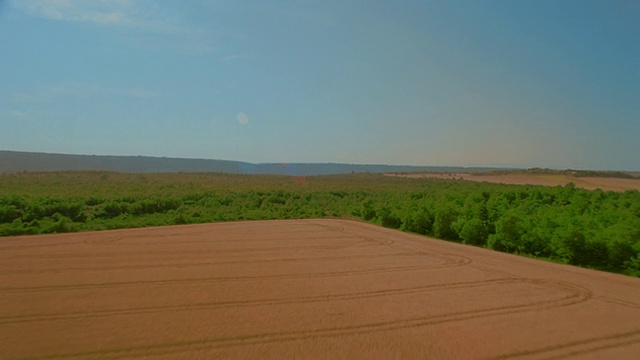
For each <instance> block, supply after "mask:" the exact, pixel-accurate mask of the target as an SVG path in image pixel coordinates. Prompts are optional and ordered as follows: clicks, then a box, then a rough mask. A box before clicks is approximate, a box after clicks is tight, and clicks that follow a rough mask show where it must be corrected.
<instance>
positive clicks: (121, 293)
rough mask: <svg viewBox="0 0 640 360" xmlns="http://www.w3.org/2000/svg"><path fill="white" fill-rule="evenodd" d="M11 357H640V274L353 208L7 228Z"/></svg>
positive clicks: (0, 267)
mask: <svg viewBox="0 0 640 360" xmlns="http://www.w3.org/2000/svg"><path fill="white" fill-rule="evenodd" d="M0 358H2V359H129V358H135V359H139V358H143V359H175V358H189V359H212V358H225V359H226V358H229V359H247V358H268V359H286V358H304V359H307V358H319V359H358V358H359V359H393V358H398V359H399V358H402V359H407V358H415V359H566V358H575V359H638V358H640V279H636V278H630V277H625V276H621V275H614V274H607V273H603V272H597V271H591V270H585V269H580V268H576V267H571V266H564V265H558V264H552V263H547V262H543V261H537V260H532V259H527V258H520V257H516V256H512V255H508V254H501V253H496V252H493V251H489V250H484V249H480V248H474V247H468V246H463V245H459V244H454V243H449V242H444V241H440V240H434V239H429V238H424V237H421V236H416V235H411V234H406V233H402V232H399V231H395V230H389V229H384V228H380V227H377V226H374V225H370V224H365V223H360V222H354V221H346V220H291V221H258V222H235V223H218V224H205V225H187V226H174V227H162V228H147V229H134V230H115V231H104V232H90V233H77V234H67V235H44V236H30V237H16V238H0Z"/></svg>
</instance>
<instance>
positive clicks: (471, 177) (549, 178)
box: [387, 173, 640, 191]
mask: <svg viewBox="0 0 640 360" xmlns="http://www.w3.org/2000/svg"><path fill="white" fill-rule="evenodd" d="M387 175H389V176H400V177H407V178H430V179H445V180H467V181H476V182H489V183H496V184H510V185H543V186H564V185H566V184H568V183H570V182H572V183H574V184H575V185H576V187H578V188H581V189H586V190H596V189H601V190H604V191H627V190H638V191H640V179H620V178H608V177H575V176H567V175H545V174H505V175H488V174H466V173H451V174H442V173H421V174H420V173H416V174H387Z"/></svg>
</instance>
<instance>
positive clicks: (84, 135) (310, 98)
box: [0, 0, 640, 170]
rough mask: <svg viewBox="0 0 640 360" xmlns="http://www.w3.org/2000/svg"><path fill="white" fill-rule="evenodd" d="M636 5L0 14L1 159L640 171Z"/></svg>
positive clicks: (123, 5)
mask: <svg viewBox="0 0 640 360" xmlns="http://www.w3.org/2000/svg"><path fill="white" fill-rule="evenodd" d="M639 34H640V2H638V1H634V0H609V1H589V0H573V1H571V0H566V1H556V0H553V1H546V0H535V1H534V0H531V1H524V0H513V1H507V0H501V1H491V0H473V1H453V0H452V1H449V0H447V1H444V0H442V1H408V0H407V1H387V0H360V1H353V0H340V1H333V0H323V1H321V0H318V1H315V0H298V1H295V0H283V1H276V0H274V1H215V0H207V1H205V0H202V1H198V0H190V1H162V0H94V1H92V0H0V54H1V56H0V74H1V75H0V150H19V151H42V152H56V153H74V154H104V155H151V156H166V157H190V158H191V157H192V158H209V159H226V160H241V161H248V162H344V163H376V164H412V165H463V166H476V165H480V166H482V165H489V166H519V167H534V166H539V167H552V168H585V169H620V170H640V41H638V35H639Z"/></svg>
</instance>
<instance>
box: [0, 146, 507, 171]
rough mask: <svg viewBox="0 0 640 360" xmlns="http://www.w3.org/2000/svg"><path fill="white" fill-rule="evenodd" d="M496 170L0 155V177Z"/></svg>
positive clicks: (18, 154) (41, 154) (55, 155)
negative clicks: (92, 173) (18, 174)
mask: <svg viewBox="0 0 640 360" xmlns="http://www.w3.org/2000/svg"><path fill="white" fill-rule="evenodd" d="M491 170H497V169H496V168H481V167H455V166H409V165H361V164H336V163H325V164H320V163H316V164H314V163H289V164H275V163H270V164H252V163H247V162H240V161H228V160H206V159H182V158H166V157H150V156H105V155H69V154H49V153H36V152H19V151H0V173H16V172H22V171H28V172H42V171H115V172H126V173H160V172H220V173H230V174H273V175H296V176H310V175H332V174H347V173H353V172H356V173H362V172H370V173H389V172H466V173H477V172H486V171H491Z"/></svg>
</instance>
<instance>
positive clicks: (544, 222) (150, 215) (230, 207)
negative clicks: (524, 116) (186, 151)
mask: <svg viewBox="0 0 640 360" xmlns="http://www.w3.org/2000/svg"><path fill="white" fill-rule="evenodd" d="M317 217H346V218H358V219H362V220H365V221H369V222H373V223H377V224H380V225H383V226H385V227H390V228H397V229H400V230H403V231H409V232H413V233H418V234H424V235H429V236H433V237H436V238H440V239H445V240H449V241H455V242H461V243H465V244H470V245H475V246H482V247H487V248H491V249H495V250H499V251H504V252H509V253H515V254H521V255H527V256H534V257H538V258H544V259H548V260H551V261H556V262H560V263H567V264H573V265H579V266H584V267H589V268H595V269H600V270H606V271H611V272H619V273H625V274H628V275H633V276H640V193H639V192H638V191H627V192H623V193H620V192H604V191H601V190H596V191H587V190H582V189H577V188H576V187H575V186H573V184H569V185H567V186H563V187H560V186H558V187H543V186H522V185H501V184H489V183H474V182H466V181H454V180H451V181H447V180H435V179H410V178H401V177H387V176H383V175H379V174H351V175H340V176H313V177H304V178H303V177H287V176H256V175H225V174H118V173H104V172H77V173H73V172H70V173H23V174H5V175H0V235H2V236H9V235H23V234H44V233H58V232H72V231H86V230H103V229H116V228H127V227H142V226H154V225H168V224H189V223H204V222H213V221H236V220H262V219H300V218H317Z"/></svg>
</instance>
